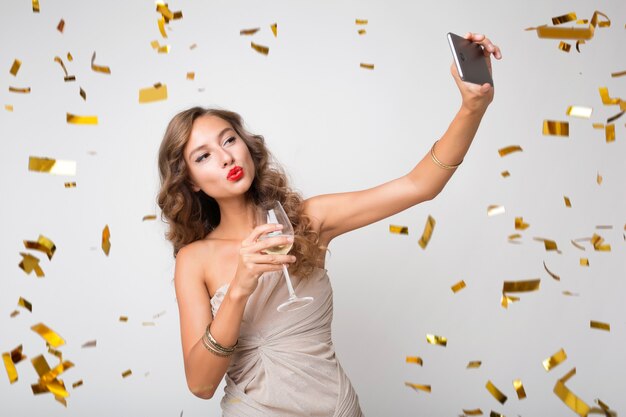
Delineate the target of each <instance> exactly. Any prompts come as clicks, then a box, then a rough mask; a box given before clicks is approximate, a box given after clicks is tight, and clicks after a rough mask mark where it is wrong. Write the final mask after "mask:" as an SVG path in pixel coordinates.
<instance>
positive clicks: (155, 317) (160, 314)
mask: <svg viewBox="0 0 626 417" xmlns="http://www.w3.org/2000/svg"><path fill="white" fill-rule="evenodd" d="M163 314H165V310H163V311H161V312H160V313H157V314H155V315H154V316H152V318H153V319H158V318H159V317H161V316H162V315H163Z"/></svg>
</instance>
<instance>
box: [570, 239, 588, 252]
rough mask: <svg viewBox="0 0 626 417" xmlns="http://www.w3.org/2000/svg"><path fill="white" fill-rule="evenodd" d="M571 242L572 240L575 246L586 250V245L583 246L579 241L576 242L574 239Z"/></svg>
mask: <svg viewBox="0 0 626 417" xmlns="http://www.w3.org/2000/svg"><path fill="white" fill-rule="evenodd" d="M571 242H572V245H574V246H575V247H577V248H578V249H580V250H586V249H585V247H584V246H582V245H581V244H579V243H576V242H575V241H574V240H572V241H571Z"/></svg>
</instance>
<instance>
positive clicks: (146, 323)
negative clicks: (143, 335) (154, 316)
mask: <svg viewBox="0 0 626 417" xmlns="http://www.w3.org/2000/svg"><path fill="white" fill-rule="evenodd" d="M141 325H142V326H155V323H154V322H153V321H144V322H142V323H141Z"/></svg>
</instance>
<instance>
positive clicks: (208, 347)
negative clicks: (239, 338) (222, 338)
mask: <svg viewBox="0 0 626 417" xmlns="http://www.w3.org/2000/svg"><path fill="white" fill-rule="evenodd" d="M202 344H203V345H204V347H205V348H206V350H208V351H209V352H211V353H212V354H214V355H216V356H220V357H222V358H225V357H228V356H230V355H232V354H233V353H234V352H231V353H226V352H220V351H219V350H217V349H216V348H214V347H213V346H211V343H210V342H209V341H208V339H207V337H206V334H204V335H202Z"/></svg>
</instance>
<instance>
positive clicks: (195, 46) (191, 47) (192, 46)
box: [189, 43, 198, 50]
mask: <svg viewBox="0 0 626 417" xmlns="http://www.w3.org/2000/svg"><path fill="white" fill-rule="evenodd" d="M197 47H198V45H197V44H195V43H192V44H191V45H189V49H192V50H193V49H196V48H197Z"/></svg>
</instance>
